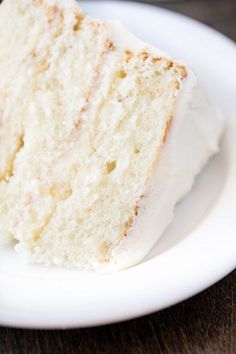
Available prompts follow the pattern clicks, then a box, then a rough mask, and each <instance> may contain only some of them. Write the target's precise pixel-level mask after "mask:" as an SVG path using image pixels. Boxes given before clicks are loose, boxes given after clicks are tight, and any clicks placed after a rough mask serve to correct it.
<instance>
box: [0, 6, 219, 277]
mask: <svg viewBox="0 0 236 354" xmlns="http://www.w3.org/2000/svg"><path fill="white" fill-rule="evenodd" d="M0 75H1V81H0V114H1V115H0V124H1V126H0V181H1V182H0V239H1V240H2V241H3V242H4V241H7V242H8V241H11V240H16V241H17V245H16V250H17V251H18V252H19V253H20V254H21V255H22V256H23V257H25V258H26V260H27V261H29V262H33V263H42V264H46V265H52V264H56V265H61V266H67V267H78V268H80V269H85V270H98V271H113V270H119V269H124V268H127V267H129V266H132V265H134V264H137V263H138V262H140V261H141V260H142V259H143V258H144V257H145V256H146V254H147V253H148V252H149V251H150V249H151V248H152V247H153V245H154V244H155V243H156V241H157V240H158V238H159V237H160V236H161V235H162V233H163V231H164V230H165V229H166V227H167V225H168V224H169V222H170V221H171V218H172V215H173V211H174V207H175V205H176V203H177V202H178V201H179V200H180V199H181V198H182V197H183V196H184V195H185V194H186V193H187V192H188V191H189V190H190V189H191V187H192V184H193V181H194V178H195V176H196V175H197V174H198V173H199V171H200V170H201V169H202V167H203V166H204V164H205V163H206V162H207V160H208V159H209V157H210V156H212V155H213V154H215V153H216V152H217V151H218V143H219V138H220V133H221V124H220V122H219V120H218V117H217V114H216V112H215V110H214V109H213V108H212V106H211V105H210V104H209V103H208V101H207V99H206V98H205V93H204V90H203V89H202V87H201V85H200V84H199V83H198V80H197V79H196V77H195V75H194V74H193V73H192V71H191V70H190V69H189V68H188V67H187V66H185V65H183V64H181V63H178V62H176V61H174V60H172V59H171V58H169V57H168V56H167V55H165V54H163V53H162V52H160V51H158V50H156V49H154V48H152V47H151V46H149V45H147V44H145V43H143V42H141V41H139V40H138V39H136V38H135V37H134V36H132V35H131V34H130V33H129V32H128V31H126V30H125V29H124V28H123V26H122V25H121V24H119V23H118V22H109V21H107V22H106V21H99V20H94V19H91V18H90V17H88V16H86V15H85V14H83V13H82V11H81V10H80V8H79V6H78V4H77V3H76V2H75V1H73V0H64V1H63V0H50V1H48V0H47V1H46V0H5V1H3V4H2V5H1V7H0Z"/></svg>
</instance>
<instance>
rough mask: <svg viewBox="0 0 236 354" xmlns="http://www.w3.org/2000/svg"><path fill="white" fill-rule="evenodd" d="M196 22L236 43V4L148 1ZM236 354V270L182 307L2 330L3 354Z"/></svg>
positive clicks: (227, 1) (0, 344)
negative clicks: (91, 323) (94, 322)
mask: <svg viewBox="0 0 236 354" xmlns="http://www.w3.org/2000/svg"><path fill="white" fill-rule="evenodd" d="M146 2H147V3H148V2H151V3H153V4H158V5H159V6H162V7H165V8H168V9H171V10H174V11H177V12H181V13H183V14H186V15H188V16H191V17H194V18H196V19H198V20H200V21H203V22H205V23H207V24H208V25H210V26H213V27H214V28H216V29H218V30H219V31H221V32H223V33H224V34H226V35H228V36H229V37H231V38H232V39H234V40H235V41H236V0H205V1H204V0H202V1H200V0H189V1H187V0H180V1H178V0H176V1H168V0H166V1H146ZM5 353H6V354H21V353H22V354H23V353H24V354H38V353H43V354H44V353H45V354H47V353H48V354H60V353H62V354H67V353H68V354H73V353H82V354H87V353H88V354H100V353H101V354H107V353H109V354H116V353H122V354H126V353H127V354H128V353H129V354H141V353H142V354H143V353H145V354H154V353H161V354H162V353H163V354H185V353H189V354H203V353H204V354H205V353H207V354H235V353H236V271H234V272H233V273H232V274H231V275H229V276H228V277H227V278H225V279H224V280H222V281H221V282H219V283H218V284H216V285H215V286H213V287H211V288H210V289H208V290H206V291H204V292H203V293H201V294H199V295H197V296H195V297H194V298H192V299H190V300H188V301H185V302H184V303H182V304H179V305H177V306H174V307H172V308H170V309H167V310H164V311H162V312H160V313H156V314H153V315H150V316H146V317H144V318H140V319H137V320H133V321H129V322H126V323H120V324H116V325H112V326H105V327H100V328H93V329H82V330H72V331H32V330H30V331H29V330H15V329H8V328H0V354H5Z"/></svg>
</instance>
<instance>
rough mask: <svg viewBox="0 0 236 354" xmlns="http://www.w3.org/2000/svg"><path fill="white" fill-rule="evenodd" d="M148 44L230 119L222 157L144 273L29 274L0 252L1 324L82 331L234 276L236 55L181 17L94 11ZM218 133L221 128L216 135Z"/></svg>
mask: <svg viewBox="0 0 236 354" xmlns="http://www.w3.org/2000/svg"><path fill="white" fill-rule="evenodd" d="M83 6H84V8H85V9H86V10H87V11H88V12H89V13H91V14H92V15H95V16H97V17H104V18H118V19H120V20H122V22H124V23H125V24H126V25H127V27H128V28H129V29H130V30H132V31H133V32H134V33H136V34H137V35H138V36H140V37H141V38H143V39H144V40H146V41H148V42H150V43H152V44H154V45H156V46H158V47H160V48H162V49H164V50H165V51H167V52H169V53H170V54H171V55H173V56H174V57H175V58H177V59H182V60H184V61H186V62H187V63H189V64H190V65H191V66H192V67H193V68H194V70H195V71H196V72H197V73H198V74H199V75H200V77H201V78H202V80H203V81H204V82H205V84H206V85H207V87H208V89H209V92H210V93H211V94H212V96H213V99H214V100H215V101H216V102H218V103H219V105H220V106H221V108H222V110H223V112H224V115H225V117H226V119H227V128H226V134H225V136H224V141H223V146H222V151H221V153H220V155H219V156H217V157H216V158H215V159H214V160H212V162H211V163H210V164H209V165H208V167H207V168H206V169H205V171H204V172H203V174H202V175H201V177H200V178H199V179H198V181H197V184H196V185H195V187H194V190H193V191H192V193H191V194H190V195H189V196H188V197H187V198H186V199H185V200H184V201H183V202H182V203H181V204H180V205H179V206H178V207H177V210H176V214H175V218H174V221H173V223H172V224H171V226H170V227H169V229H168V230H167V232H166V233H165V235H164V236H163V237H162V239H161V241H160V242H159V243H158V245H157V247H156V248H155V250H153V251H152V253H151V254H150V255H149V257H147V259H146V261H145V262H143V263H142V264H140V265H138V266H136V267H133V268H132V269H129V270H126V271H123V272H120V273H117V274H113V275H103V276H102V275H96V274H88V273H80V272H79V271H76V270H72V271H69V270H64V269H57V268H49V269H46V268H43V267H37V266H27V265H24V264H23V263H22V262H21V261H20V259H19V258H18V257H17V255H16V254H15V253H14V252H13V251H12V250H11V249H8V248H2V249H1V250H0V324H2V325H10V326H19V327H38V328H39V327H40V328H53V327H62V328H66V327H85V326H95V325H100V324H107V323H112V322H116V321H121V320H126V319H130V318H134V317H137V316H141V315H145V314H148V313H151V312H153V311H158V310H160V309H163V308H165V307H167V306H170V305H173V304H175V303H177V302H179V301H181V300H184V299H186V298H188V297H190V296H192V295H194V294H196V293H198V292H199V291H201V290H203V289H205V288H206V287H208V286H210V285H211V284H213V283H215V282H216V281H218V280H219V279H221V278H222V277H224V276H225V275H226V274H228V273H229V272H230V271H231V270H233V269H234V268H235V266H236V122H235V119H236V106H235V93H236V72H235V64H236V49H235V46H234V44H233V42H231V41H230V40H228V39H226V38H225V37H223V36H222V35H220V34H219V33H217V32H215V31H213V30H211V29H209V28H207V27H206V26H203V25H201V24H199V23H197V22H194V21H192V20H190V19H188V18H185V17H182V16H180V15H176V14H174V13H171V12H168V11H165V10H161V9H158V8H157V9H156V8H154V7H149V6H145V5H138V4H134V3H128V2H111V1H109V2H102V1H98V2H89V1H86V3H84V5H83ZM212 129H214V127H212Z"/></svg>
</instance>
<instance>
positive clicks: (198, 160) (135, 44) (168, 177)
mask: <svg viewBox="0 0 236 354" xmlns="http://www.w3.org/2000/svg"><path fill="white" fill-rule="evenodd" d="M110 26H111V30H112V28H114V33H115V34H114V35H115V43H116V44H117V42H118V39H119V38H120V43H121V46H122V47H123V46H124V45H127V47H128V48H132V49H133V50H140V49H143V48H144V47H146V48H149V49H150V47H148V46H147V45H146V44H144V43H143V42H141V41H139V40H136V39H135V37H134V36H132V35H130V34H129V35H128V34H127V31H126V30H125V29H124V28H121V25H117V24H115V25H114V26H113V25H111V24H110ZM117 26H118V27H117ZM124 39H125V40H124ZM126 39H127V41H128V43H127V41H126ZM131 42H132V43H131ZM152 52H154V53H155V54H157V53H159V54H160V52H159V51H157V50H156V49H153V48H152ZM160 55H162V56H163V53H161V54H160ZM164 56H166V55H164ZM221 133H222V121H221V119H219V115H218V113H217V112H216V110H215V109H214V107H213V106H212V104H211V103H210V102H209V101H208V100H207V98H206V95H205V92H204V89H203V88H202V87H201V85H200V84H199V82H198V81H197V79H196V77H195V75H194V74H193V73H192V71H191V70H190V69H188V76H187V79H185V80H184V84H183V87H182V89H181V91H180V95H179V97H178V98H177V107H176V110H175V112H174V117H173V123H172V126H171V129H170V132H169V136H168V139H167V141H166V143H165V145H164V148H163V151H162V153H161V157H160V160H159V163H158V165H157V170H156V172H155V174H154V176H153V177H152V180H151V181H150V183H149V187H148V189H147V191H146V193H145V197H144V199H143V200H142V201H141V203H140V211H139V215H138V217H137V218H136V220H135V223H134V225H133V228H132V229H131V230H130V232H129V234H128V236H127V237H126V238H124V239H123V240H122V242H121V243H120V245H119V246H117V247H116V248H115V249H113V251H112V258H111V261H110V263H109V264H108V265H106V266H105V267H104V268H103V269H102V271H105V272H107V271H114V270H121V269H125V268H127V267H130V266H132V265H135V264H137V263H138V262H140V261H141V260H142V259H143V258H144V257H145V256H146V255H147V254H148V252H149V251H150V250H151V249H152V247H153V246H154V245H155V243H156V242H157V240H158V239H159V238H160V237H161V235H162V234H163V232H164V231H165V229H166V228H167V226H168V224H169V223H170V222H171V220H172V217H173V212H174V208H175V205H176V203H177V202H178V201H179V200H180V199H181V198H183V196H184V195H185V194H186V193H188V192H189V191H190V190H191V188H192V185H193V183H194V179H195V177H196V176H197V174H198V173H199V172H200V171H201V169H202V168H203V166H204V165H205V164H206V162H207V161H208V159H209V158H210V157H211V156H212V155H213V154H215V153H216V152H217V151H218V149H219V140H220V136H221Z"/></svg>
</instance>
